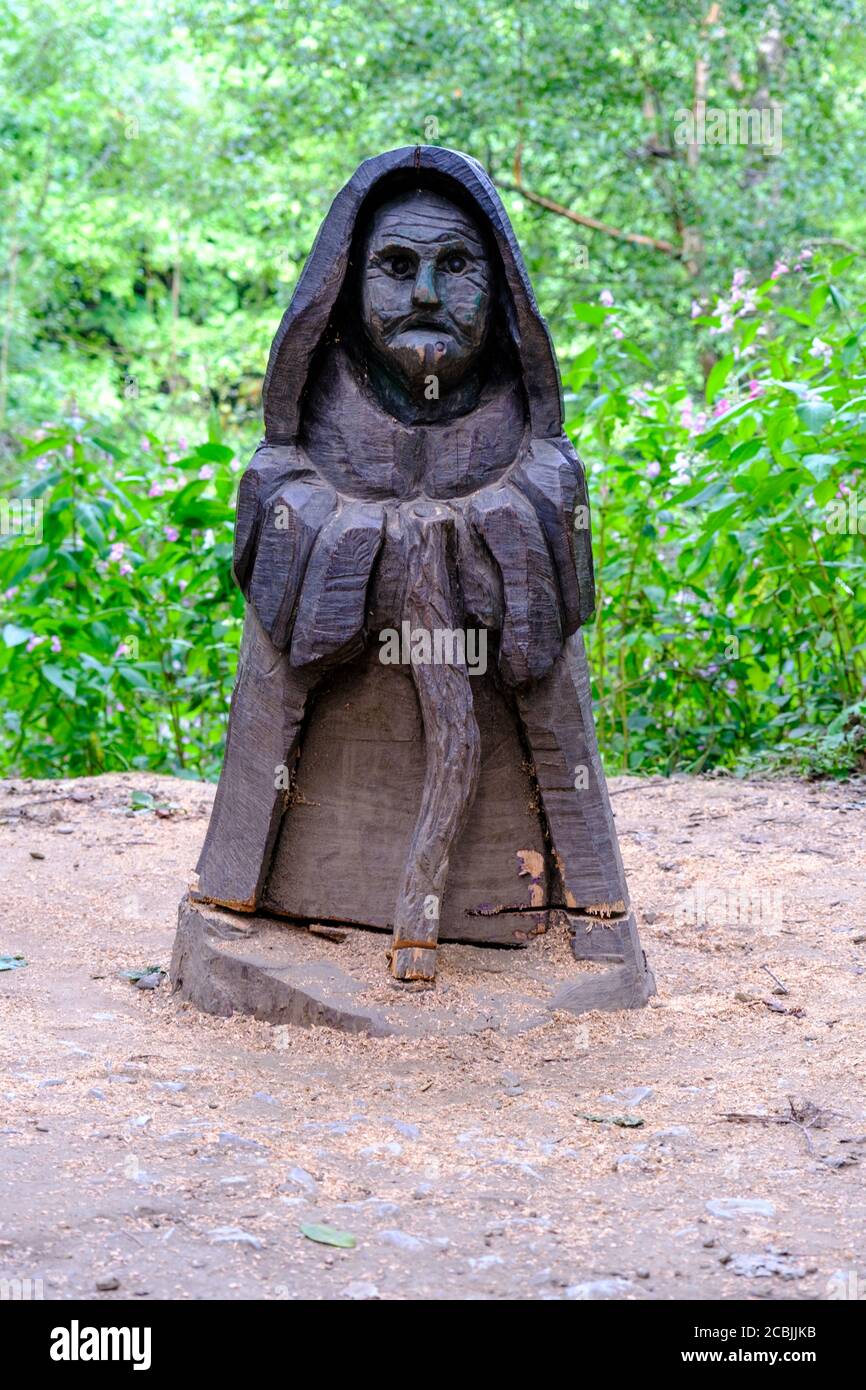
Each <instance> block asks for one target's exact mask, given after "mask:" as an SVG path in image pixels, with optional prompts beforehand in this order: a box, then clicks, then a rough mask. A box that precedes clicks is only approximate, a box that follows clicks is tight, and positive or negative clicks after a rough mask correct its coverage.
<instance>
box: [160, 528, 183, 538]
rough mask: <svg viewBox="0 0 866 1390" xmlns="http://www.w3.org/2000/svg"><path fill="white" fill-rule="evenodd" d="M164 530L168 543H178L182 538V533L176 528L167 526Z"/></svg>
mask: <svg viewBox="0 0 866 1390" xmlns="http://www.w3.org/2000/svg"><path fill="white" fill-rule="evenodd" d="M163 530H164V533H165V538H166V540H167V541H176V540H178V539H179V538H180V531H178V529H177V527H176V526H165V527H163Z"/></svg>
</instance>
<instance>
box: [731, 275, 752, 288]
mask: <svg viewBox="0 0 866 1390" xmlns="http://www.w3.org/2000/svg"><path fill="white" fill-rule="evenodd" d="M748 278H749V272H748V271H747V270H735V271H734V278H733V280H732V281H731V284H732V286H733V288H734V289H735V290H739V289H742V287H743V285H745V283H746V281H747V280H748Z"/></svg>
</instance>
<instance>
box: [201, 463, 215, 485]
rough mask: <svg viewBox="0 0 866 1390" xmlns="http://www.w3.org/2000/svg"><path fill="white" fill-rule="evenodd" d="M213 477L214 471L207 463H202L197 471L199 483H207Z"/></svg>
mask: <svg viewBox="0 0 866 1390" xmlns="http://www.w3.org/2000/svg"><path fill="white" fill-rule="evenodd" d="M213 475H214V470H213V467H212V466H211V464H209V463H203V464H202V466H201V468H200V469H199V470H198V477H199V482H201V483H209V482H210V480H211V478H212V477H213Z"/></svg>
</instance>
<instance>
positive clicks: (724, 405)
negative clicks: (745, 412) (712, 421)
mask: <svg viewBox="0 0 866 1390" xmlns="http://www.w3.org/2000/svg"><path fill="white" fill-rule="evenodd" d="M730 406H731V402H730V401H729V400H728V398H727V396H722V398H721V400H718V401H716V404H715V406H714V407H713V414H714V415H724V413H725V411H726V410H729V409H730Z"/></svg>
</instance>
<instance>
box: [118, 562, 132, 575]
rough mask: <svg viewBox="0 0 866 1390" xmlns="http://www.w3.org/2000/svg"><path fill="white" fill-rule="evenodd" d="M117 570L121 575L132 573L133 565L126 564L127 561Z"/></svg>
mask: <svg viewBox="0 0 866 1390" xmlns="http://www.w3.org/2000/svg"><path fill="white" fill-rule="evenodd" d="M117 572H118V574H119V575H121V576H123V575H127V574H132V565H128V564H125V563H124V564H122V565H121V566H120V569H119V570H118V571H117Z"/></svg>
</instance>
